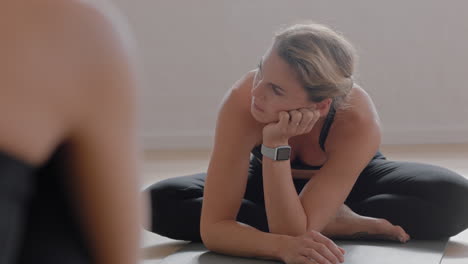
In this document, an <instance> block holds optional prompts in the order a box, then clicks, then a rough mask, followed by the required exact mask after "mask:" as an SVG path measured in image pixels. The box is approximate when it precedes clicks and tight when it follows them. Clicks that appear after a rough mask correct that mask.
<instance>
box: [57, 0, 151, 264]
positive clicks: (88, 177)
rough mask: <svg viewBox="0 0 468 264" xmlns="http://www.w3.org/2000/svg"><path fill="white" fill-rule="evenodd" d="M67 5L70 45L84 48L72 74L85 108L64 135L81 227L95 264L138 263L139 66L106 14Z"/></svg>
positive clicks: (140, 204) (101, 11)
mask: <svg viewBox="0 0 468 264" xmlns="http://www.w3.org/2000/svg"><path fill="white" fill-rule="evenodd" d="M64 8H65V9H66V10H65V11H64V12H70V14H69V15H70V16H71V18H70V19H72V20H73V23H74V24H73V26H72V25H70V27H69V31H68V32H69V33H68V34H69V35H68V39H67V41H70V42H72V41H76V42H77V43H81V44H83V45H76V48H77V49H78V50H75V51H76V52H77V54H80V57H81V58H80V62H79V63H77V64H76V65H77V67H76V68H75V69H74V70H76V72H75V74H76V76H79V78H80V80H79V81H77V82H79V84H80V85H81V87H78V89H80V90H81V92H80V98H76V100H80V108H79V109H78V110H79V111H77V112H78V113H77V115H76V116H77V118H76V120H75V122H73V125H72V128H71V129H70V131H69V134H68V137H67V141H68V143H69V153H70V159H69V162H70V164H69V165H70V167H71V168H72V180H71V181H72V184H73V186H74V192H73V196H74V197H75V203H76V205H77V208H78V213H79V217H80V222H81V223H82V226H83V227H84V235H85V236H86V238H87V242H88V245H89V246H90V248H91V250H92V254H93V255H94V257H95V260H96V263H102V264H104V263H106V264H107V263H109V264H110V263H112V264H117V263H122V264H124V263H125V264H128V263H137V261H138V259H139V244H140V237H139V234H140V224H141V222H142V221H141V217H142V200H141V199H140V192H139V181H138V170H137V144H136V139H137V133H136V132H137V131H136V127H137V124H136V100H135V99H136V86H137V81H136V74H135V71H134V70H135V69H134V65H133V64H132V60H131V56H130V52H129V49H128V46H126V43H125V42H124V41H123V40H122V39H123V36H122V35H121V34H119V32H118V30H117V28H116V24H115V23H114V21H113V20H111V19H109V16H107V15H108V14H107V10H101V9H97V8H95V7H93V6H91V5H88V4H80V3H78V1H76V2H75V4H74V5H73V6H71V7H64ZM68 8H69V9H68ZM75 38H76V39H75ZM84 40H86V43H85V42H84ZM70 49H71V50H72V49H73V48H70Z"/></svg>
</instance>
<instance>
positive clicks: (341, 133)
mask: <svg viewBox="0 0 468 264" xmlns="http://www.w3.org/2000/svg"><path fill="white" fill-rule="evenodd" d="M349 96H350V98H349V100H348V103H349V107H348V108H347V109H344V110H337V112H336V114H335V119H334V121H333V124H332V126H331V129H330V131H329V134H328V137H327V140H326V142H325V144H326V149H327V150H329V149H336V148H340V145H343V144H342V143H343V141H342V140H344V139H345V138H350V136H351V135H358V134H361V135H366V134H367V135H369V136H371V137H373V138H374V137H375V140H376V141H379V142H380V137H381V125H380V118H379V115H378V112H377V109H376V108H375V105H374V103H373V101H372V98H371V97H370V95H369V94H368V93H367V92H366V91H365V90H364V89H363V88H361V87H360V86H358V85H355V86H354V87H353V89H352V91H351V93H350V95H349ZM369 141H370V139H369Z"/></svg>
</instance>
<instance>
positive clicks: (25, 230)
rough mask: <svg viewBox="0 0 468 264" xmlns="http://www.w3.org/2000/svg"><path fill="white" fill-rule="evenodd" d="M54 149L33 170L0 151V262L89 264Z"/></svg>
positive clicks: (60, 158)
mask: <svg viewBox="0 0 468 264" xmlns="http://www.w3.org/2000/svg"><path fill="white" fill-rule="evenodd" d="M65 156H66V155H65V152H64V150H63V148H62V147H60V148H58V149H57V150H56V151H55V152H54V154H53V155H52V156H51V158H50V159H49V160H48V161H47V162H46V163H45V164H44V165H42V166H39V167H35V166H32V165H31V164H28V163H27V162H25V161H23V160H20V159H17V158H15V157H14V156H12V155H10V154H8V153H5V152H1V151H0V263H15V264H20V263H21V264H26V263H38V264H42V263H44V264H45V263H48V264H55V263H57V264H58V263H69V262H73V263H94V262H93V261H92V257H91V254H90V250H89V248H88V247H87V243H86V242H85V238H84V235H83V233H82V232H81V228H80V227H81V225H80V224H79V223H78V217H77V214H76V212H75V206H74V205H73V203H72V197H71V196H72V193H73V189H72V186H70V182H68V181H69V180H70V177H69V175H70V174H69V171H67V166H66V165H65V164H66V163H65V162H66V160H65Z"/></svg>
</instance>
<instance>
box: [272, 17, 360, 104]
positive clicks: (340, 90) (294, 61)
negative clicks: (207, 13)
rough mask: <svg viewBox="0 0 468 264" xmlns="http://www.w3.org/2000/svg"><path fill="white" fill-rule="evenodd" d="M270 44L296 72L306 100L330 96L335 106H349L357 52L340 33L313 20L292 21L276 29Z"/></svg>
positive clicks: (315, 100)
mask: <svg viewBox="0 0 468 264" xmlns="http://www.w3.org/2000/svg"><path fill="white" fill-rule="evenodd" d="M273 47H274V48H275V50H276V52H277V53H278V55H279V56H280V57H281V58H282V59H284V60H285V61H286V62H287V63H288V64H289V65H290V66H291V67H293V69H294V70H295V71H296V72H297V74H298V77H299V81H301V82H302V84H303V86H304V89H305V90H306V92H307V94H308V95H309V100H311V101H313V102H320V101H322V100H324V99H326V98H332V99H333V106H334V107H335V108H340V109H346V108H348V107H349V104H348V103H347V99H348V97H347V95H348V94H349V92H350V91H351V89H352V87H353V84H354V81H353V73H354V68H355V60H356V57H357V55H356V51H355V49H354V47H353V46H352V45H351V43H349V42H348V41H347V40H346V39H345V38H344V37H343V36H342V35H340V34H339V33H337V32H335V31H333V30H332V29H330V28H329V27H327V26H325V25H321V24H317V23H311V24H296V25H293V26H290V27H288V28H286V29H284V30H281V31H280V32H278V33H277V34H276V35H275V38H274V44H273Z"/></svg>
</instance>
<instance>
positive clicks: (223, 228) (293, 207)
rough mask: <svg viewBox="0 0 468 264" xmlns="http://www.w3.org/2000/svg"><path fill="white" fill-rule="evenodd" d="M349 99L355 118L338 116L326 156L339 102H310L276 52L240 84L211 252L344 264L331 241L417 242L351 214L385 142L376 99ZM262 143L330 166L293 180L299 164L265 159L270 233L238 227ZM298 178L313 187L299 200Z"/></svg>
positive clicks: (212, 184) (206, 221)
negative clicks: (350, 200)
mask: <svg viewBox="0 0 468 264" xmlns="http://www.w3.org/2000/svg"><path fill="white" fill-rule="evenodd" d="M278 87H280V88H278ZM349 96H350V101H349V102H350V104H351V108H350V109H348V110H346V111H342V110H338V111H337V112H336V115H335V120H334V122H333V124H332V126H331V129H330V131H329V135H328V137H327V140H326V143H325V149H326V152H323V151H322V150H321V148H320V146H319V144H318V142H319V140H318V138H319V134H320V131H321V129H322V126H323V123H324V120H325V118H326V116H327V114H328V111H329V110H330V104H331V99H330V98H328V99H325V100H323V101H321V102H318V103H314V102H311V101H309V100H308V99H307V98H308V97H307V94H306V92H305V90H304V89H303V87H302V86H301V83H300V82H299V81H298V78H297V75H296V74H295V72H294V70H293V69H292V68H291V67H290V66H289V65H288V64H287V63H286V62H285V61H284V60H283V59H282V58H280V57H279V56H278V55H277V53H276V51H275V49H274V46H273V47H272V48H270V49H269V50H268V51H267V52H266V54H265V55H264V56H263V58H262V63H261V67H259V69H256V70H253V71H251V72H249V73H248V74H246V76H244V77H243V78H242V79H241V80H239V81H238V82H237V83H236V84H234V86H233V88H232V89H231V90H230V91H229V92H228V93H227V95H226V96H225V98H224V101H223V104H222V107H221V109H220V112H219V115H218V120H217V127H216V136H215V144H214V148H213V153H212V156H211V160H210V164H209V168H208V173H207V179H206V185H205V191H204V202H203V208H202V217H201V235H202V239H203V242H204V243H205V245H206V246H207V247H208V248H209V249H211V250H213V251H218V252H221V253H225V254H232V255H239V256H247V257H249V256H250V257H259V258H267V259H277V260H281V261H284V262H286V263H314V262H312V261H311V260H310V259H314V260H315V261H316V262H317V263H339V262H340V261H343V260H344V256H343V253H344V251H343V250H342V249H340V248H338V247H337V246H336V245H335V244H334V243H333V242H332V241H331V240H330V239H329V238H331V237H347V238H353V237H355V238H356V237H358V238H366V237H369V238H371V237H380V238H385V239H392V240H399V241H401V242H406V241H407V240H408V239H409V235H408V234H407V233H406V232H405V231H404V230H403V229H402V228H401V227H400V226H395V225H392V224H391V223H389V222H388V221H387V220H385V219H377V218H371V217H364V216H360V215H358V214H356V213H354V212H353V211H352V210H350V209H349V208H348V207H347V206H346V205H344V200H345V199H346V197H347V196H348V194H349V192H350V191H351V189H352V186H353V185H354V183H355V182H356V179H357V177H358V176H359V174H360V172H361V171H362V170H363V169H364V168H365V166H366V165H367V164H368V162H369V161H370V160H371V158H372V157H373V155H374V154H375V153H376V151H377V150H378V148H379V145H380V140H381V130H380V124H379V121H378V120H379V118H378V115H377V112H376V110H375V107H374V104H373V103H372V100H371V99H370V97H369V96H368V94H367V93H366V92H365V91H364V90H363V89H362V88H360V87H359V86H356V85H355V86H354V87H353V88H352V90H351V92H350V95H349ZM262 143H263V144H265V145H266V146H269V147H277V146H281V145H290V146H291V148H292V153H291V160H294V159H295V158H300V159H301V160H302V161H303V162H304V163H306V164H309V165H323V166H322V169H320V170H319V171H306V170H304V171H302V170H291V167H290V160H289V161H273V160H270V159H268V158H267V157H264V158H263V162H262V164H263V185H264V186H263V187H264V196H265V197H264V198H265V207H266V212H267V218H268V225H269V229H270V232H269V233H264V232H261V231H259V230H257V229H255V228H252V227H250V226H247V225H245V224H242V223H239V222H237V221H236V215H237V212H238V210H239V207H240V203H241V201H242V198H243V195H244V191H245V186H246V183H247V170H248V166H249V153H250V151H251V149H252V148H253V147H254V146H256V145H259V144H262ZM356 149H359V150H360V151H359V152H357V151H356ZM294 178H302V179H304V178H305V179H310V180H309V181H308V183H307V184H306V185H305V186H304V188H303V190H302V191H301V193H300V194H299V195H298V194H297V192H296V190H295V188H294V185H293V181H292V180H293V179H294ZM330 194H333V195H330ZM324 201H326V203H325V202H324ZM226 237H229V239H225V238H226Z"/></svg>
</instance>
